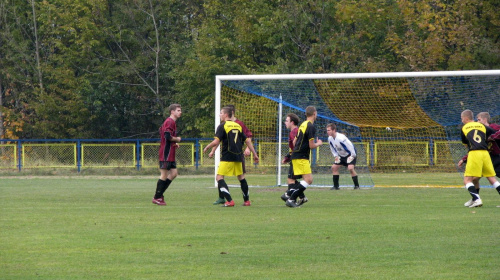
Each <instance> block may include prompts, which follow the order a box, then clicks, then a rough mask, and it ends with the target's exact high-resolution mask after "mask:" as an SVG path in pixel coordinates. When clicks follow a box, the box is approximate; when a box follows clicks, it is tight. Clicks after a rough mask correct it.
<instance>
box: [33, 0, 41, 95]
mask: <svg viewBox="0 0 500 280" xmlns="http://www.w3.org/2000/svg"><path fill="white" fill-rule="evenodd" d="M31 8H32V12H33V31H34V34H35V56H36V69H37V72H38V84H39V86H40V92H43V81H42V67H41V66H40V46H39V43H38V31H37V28H36V12H35V0H31Z"/></svg>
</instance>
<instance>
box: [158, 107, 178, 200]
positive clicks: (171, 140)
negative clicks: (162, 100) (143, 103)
mask: <svg viewBox="0 0 500 280" xmlns="http://www.w3.org/2000/svg"><path fill="white" fill-rule="evenodd" d="M168 110H169V112H170V117H168V118H167V119H166V120H165V121H164V122H163V125H162V126H161V127H160V139H161V142H160V150H159V157H160V179H158V182H157V183H156V192H155V195H154V197H153V203H154V204H156V205H161V206H165V205H167V204H166V203H165V199H164V196H163V194H164V193H165V191H166V190H167V189H168V186H170V183H172V181H173V180H174V179H175V177H177V174H178V173H177V165H176V163H175V151H176V150H177V148H178V147H179V144H178V143H179V142H181V137H178V136H177V126H176V124H175V122H176V121H177V119H179V118H180V117H181V115H182V109H181V105H179V104H171V105H170V106H169V107H168Z"/></svg>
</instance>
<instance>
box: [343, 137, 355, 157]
mask: <svg viewBox="0 0 500 280" xmlns="http://www.w3.org/2000/svg"><path fill="white" fill-rule="evenodd" d="M344 144H345V147H346V148H347V151H348V152H349V153H350V154H351V157H356V149H354V144H352V142H351V140H349V139H347V138H346V140H345V142H344Z"/></svg>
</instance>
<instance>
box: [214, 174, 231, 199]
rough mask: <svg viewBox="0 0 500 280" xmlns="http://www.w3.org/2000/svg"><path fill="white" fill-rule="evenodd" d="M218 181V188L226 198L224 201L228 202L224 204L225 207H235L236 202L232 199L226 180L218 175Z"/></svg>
mask: <svg viewBox="0 0 500 280" xmlns="http://www.w3.org/2000/svg"><path fill="white" fill-rule="evenodd" d="M216 180H217V188H218V189H219V190H220V192H221V193H222V196H224V199H226V200H227V202H226V203H224V205H223V206H226V207H230V206H234V201H233V199H232V197H231V194H230V193H229V187H228V186H227V183H226V181H225V180H224V175H220V174H217V176H216Z"/></svg>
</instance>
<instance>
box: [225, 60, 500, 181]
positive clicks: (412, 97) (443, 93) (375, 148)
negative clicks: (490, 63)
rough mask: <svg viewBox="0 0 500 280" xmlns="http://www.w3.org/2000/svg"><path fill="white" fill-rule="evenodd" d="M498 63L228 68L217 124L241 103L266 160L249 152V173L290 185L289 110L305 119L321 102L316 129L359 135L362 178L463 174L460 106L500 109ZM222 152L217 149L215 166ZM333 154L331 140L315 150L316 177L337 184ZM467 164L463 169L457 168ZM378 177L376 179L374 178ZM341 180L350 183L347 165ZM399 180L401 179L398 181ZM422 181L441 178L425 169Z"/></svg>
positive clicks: (239, 113)
mask: <svg viewBox="0 0 500 280" xmlns="http://www.w3.org/2000/svg"><path fill="white" fill-rule="evenodd" d="M499 97H500V70H487V71H446V72H439V71H438V72H396V73H359V74H290V75H235V76H229V75H223V76H217V77H216V98H215V103H216V104H215V126H216V127H217V126H218V125H219V123H220V119H219V112H220V108H221V107H223V106H224V105H227V104H233V105H235V107H236V117H237V118H238V119H240V120H242V121H243V122H244V123H245V124H246V125H247V127H248V128H249V129H250V130H251V131H252V132H253V135H254V138H253V142H254V146H255V148H256V150H257V152H258V154H259V157H260V163H259V164H257V165H253V164H252V162H251V158H250V157H249V158H246V162H247V163H246V166H247V173H249V174H251V173H258V174H271V175H272V176H273V178H275V180H273V182H272V183H269V182H265V183H259V182H250V183H251V184H252V185H285V184H286V178H287V173H288V164H283V165H282V164H281V159H282V158H283V156H284V155H285V154H286V153H287V152H288V131H287V129H286V127H285V126H284V124H283V122H284V120H285V118H286V115H287V114H288V113H295V114H297V115H298V116H299V117H300V119H301V121H304V120H305V114H304V111H305V108H306V107H307V106H310V105H312V106H315V107H316V109H317V110H318V119H317V120H316V122H315V123H314V125H315V127H316V131H317V136H318V137H319V138H320V139H322V140H323V141H324V142H326V141H327V138H328V136H327V134H326V125H327V124H328V123H335V124H336V125H337V130H338V132H340V133H343V134H345V135H346V136H347V137H348V138H349V139H350V140H351V142H353V144H354V146H355V148H356V153H357V155H358V158H357V164H356V171H357V173H358V177H359V183H360V185H361V186H365V187H369V186H373V185H374V180H373V179H372V176H371V174H372V173H374V172H376V173H406V172H408V173H417V172H419V173H420V172H426V173H428V172H441V173H450V174H453V175H454V176H457V177H459V176H460V175H459V173H458V172H457V165H456V163H457V162H458V161H459V160H460V158H461V157H462V156H464V155H465V154H466V152H467V151H466V149H465V147H464V146H463V145H462V144H461V141H460V126H461V119H460V113H461V112H462V111H463V110H465V109H471V110H472V111H473V112H474V113H475V114H477V113H479V112H489V113H490V115H491V116H492V119H493V121H498V120H499V117H500V103H499V102H498V100H499ZM218 159H219V154H218V152H217V154H216V163H215V169H216V170H217V166H218ZM332 164H333V156H332V154H331V152H330V149H329V146H328V145H322V146H321V147H319V148H318V149H315V150H313V151H312V153H311V167H312V170H313V178H314V182H313V185H315V186H330V187H331V186H332V184H333V182H332V174H331V166H332ZM458 171H461V170H458ZM375 183H376V182H375ZM340 184H341V186H350V187H352V180H351V177H350V176H349V173H348V171H347V170H346V168H341V176H340ZM396 184H397V183H396ZM415 184H416V185H433V184H434V185H435V182H434V181H433V182H427V181H426V176H421V177H420V178H419V182H415Z"/></svg>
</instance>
